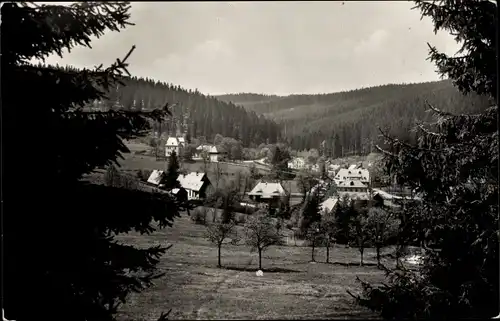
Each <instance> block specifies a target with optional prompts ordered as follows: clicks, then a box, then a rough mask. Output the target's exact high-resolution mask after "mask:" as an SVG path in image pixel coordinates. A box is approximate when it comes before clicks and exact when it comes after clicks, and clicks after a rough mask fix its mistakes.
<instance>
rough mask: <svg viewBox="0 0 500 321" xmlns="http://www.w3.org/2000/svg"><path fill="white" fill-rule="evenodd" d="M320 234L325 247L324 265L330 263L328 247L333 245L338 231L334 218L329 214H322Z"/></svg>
mask: <svg viewBox="0 0 500 321" xmlns="http://www.w3.org/2000/svg"><path fill="white" fill-rule="evenodd" d="M320 230H321V233H322V234H323V239H324V242H325V247H326V263H330V247H331V246H332V245H335V242H336V235H337V231H338V227H337V222H336V220H335V216H334V215H332V214H329V213H326V211H325V213H324V214H323V218H322V219H321V226H320Z"/></svg>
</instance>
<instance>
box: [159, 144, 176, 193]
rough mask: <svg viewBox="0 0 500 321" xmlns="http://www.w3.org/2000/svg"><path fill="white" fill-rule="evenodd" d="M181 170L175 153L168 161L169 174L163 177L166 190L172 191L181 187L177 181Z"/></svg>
mask: <svg viewBox="0 0 500 321" xmlns="http://www.w3.org/2000/svg"><path fill="white" fill-rule="evenodd" d="M179 168H180V167H179V160H178V159H177V154H176V152H175V151H173V152H172V154H170V157H169V160H168V168H167V172H166V173H165V174H164V175H163V179H162V184H163V185H164V186H165V189H167V190H171V189H173V188H178V187H179V186H180V184H179V181H178V180H177V178H178V177H179Z"/></svg>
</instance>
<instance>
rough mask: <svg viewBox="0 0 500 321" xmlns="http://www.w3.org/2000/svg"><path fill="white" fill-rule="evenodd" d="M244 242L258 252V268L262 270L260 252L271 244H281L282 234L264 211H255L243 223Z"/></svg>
mask: <svg viewBox="0 0 500 321" xmlns="http://www.w3.org/2000/svg"><path fill="white" fill-rule="evenodd" d="M245 232H246V244H247V245H249V246H250V247H251V248H252V251H255V250H256V251H257V252H258V253H259V269H260V270H262V252H264V251H265V250H266V249H267V248H268V247H270V246H272V245H280V244H282V240H283V238H282V236H281V235H280V234H279V233H278V231H277V230H276V226H275V224H274V223H273V220H272V219H271V218H270V217H269V216H267V215H265V214H264V213H255V214H254V215H253V216H251V217H250V219H249V220H248V221H247V223H246V224H245Z"/></svg>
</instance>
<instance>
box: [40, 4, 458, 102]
mask: <svg viewBox="0 0 500 321" xmlns="http://www.w3.org/2000/svg"><path fill="white" fill-rule="evenodd" d="M411 7H412V4H411V3H410V2H390V1H387V2H385V1H370V2H347V1H346V2H345V3H344V4H342V2H340V1H339V2H235V3H231V2H198V3H197V2H155V3H147V2H141V3H133V4H132V11H131V14H132V22H134V23H135V26H133V27H130V28H127V29H126V30H124V31H122V32H120V33H108V34H106V35H105V36H104V37H102V38H101V39H99V40H96V41H94V42H93V49H92V50H90V49H85V48H76V49H75V50H74V51H73V52H72V53H71V54H68V55H66V56H65V57H64V59H63V60H60V59H59V58H57V57H51V58H50V60H49V61H50V62H55V61H57V62H60V63H70V64H73V65H76V66H78V67H83V66H94V65H98V64H100V63H104V64H107V63H111V62H112V61H114V59H116V58H117V57H122V56H123V55H124V54H125V53H126V52H127V51H128V50H129V49H130V47H131V46H132V45H136V46H137V49H136V50H135V52H134V53H133V55H132V57H131V58H130V64H131V67H130V70H131V72H133V73H134V74H136V75H138V76H143V77H150V78H151V77H152V78H155V79H158V80H161V81H166V82H170V83H174V84H179V85H181V86H184V87H186V88H193V89H194V88H198V89H199V90H200V91H202V92H206V93H221V92H263V93H277V92H279V93H305V92H314V91H318V90H321V91H323V92H334V91H340V90H346V89H353V88H358V87H361V86H370V85H380V84H384V83H398V82H418V81H429V80H437V79H438V76H437V75H436V73H435V66H434V65H433V64H432V63H431V62H429V61H427V60H426V58H427V56H428V48H427V42H430V43H432V44H433V45H436V46H437V47H438V49H440V50H445V51H447V52H452V53H453V52H454V51H455V50H456V48H457V47H456V44H455V41H454V40H453V38H452V37H451V36H449V35H447V34H444V33H440V34H437V35H434V33H433V26H432V22H431V21H430V20H429V19H423V20H421V19H420V18H421V17H420V13H419V12H418V11H416V10H411Z"/></svg>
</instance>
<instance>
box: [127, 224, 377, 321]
mask: <svg viewBox="0 0 500 321" xmlns="http://www.w3.org/2000/svg"><path fill="white" fill-rule="evenodd" d="M204 232H205V227H204V226H203V225H196V224H194V223H193V222H192V221H191V220H190V218H189V217H187V215H183V217H181V218H179V219H177V220H176V221H175V223H174V226H173V227H172V228H166V229H163V230H160V231H158V232H156V233H155V234H153V235H149V236H144V235H142V236H141V235H138V234H129V235H125V236H120V239H121V240H122V241H123V242H125V243H128V244H135V245H137V246H151V245H156V244H162V245H167V244H173V247H172V248H171V249H170V250H168V252H167V253H166V255H165V256H164V257H163V258H162V260H161V262H160V263H159V265H158V268H159V269H160V271H161V272H165V273H166V275H165V276H164V277H163V278H161V279H158V280H157V281H156V282H155V286H154V287H152V288H150V289H148V290H146V291H144V292H142V293H140V294H134V295H131V297H130V298H129V300H128V302H127V304H125V305H124V306H122V308H121V312H120V319H121V320H135V321H139V320H156V319H157V318H158V316H159V315H160V313H161V312H162V311H168V310H169V309H170V308H172V312H171V316H170V318H171V319H318V318H319V319H355V318H367V317H373V315H372V314H371V313H370V312H369V311H366V310H363V309H361V308H360V307H358V306H356V305H354V304H353V302H352V298H351V297H350V296H349V295H348V294H347V293H346V290H347V289H350V290H352V291H354V292H358V291H359V284H358V283H357V282H356V276H359V277H360V278H362V279H364V280H367V281H372V282H377V281H379V280H382V279H383V275H382V273H381V272H380V270H378V269H377V268H376V267H375V266H374V263H375V262H374V253H373V251H371V250H369V251H368V253H367V254H366V255H365V262H367V263H369V266H364V267H360V266H358V264H359V253H358V252H357V251H356V250H355V249H346V248H345V247H344V246H339V247H336V248H335V249H333V250H332V251H331V256H332V257H331V262H334V264H326V263H321V262H324V250H323V249H320V250H318V251H317V254H316V260H317V261H318V263H309V260H310V257H311V251H310V248H308V247H295V246H280V247H271V248H270V249H269V250H268V251H267V252H265V254H264V257H263V268H264V276H262V277H257V276H256V275H255V271H256V270H257V267H258V257H257V255H256V253H250V249H249V248H247V247H246V246H245V245H239V246H225V247H223V249H222V264H223V266H224V268H223V269H218V268H217V267H216V266H217V249H216V247H215V246H213V245H212V244H210V243H209V242H208V241H207V240H206V239H205V238H204ZM348 263H349V264H352V265H351V266H345V265H346V264H348Z"/></svg>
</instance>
